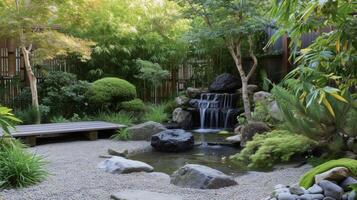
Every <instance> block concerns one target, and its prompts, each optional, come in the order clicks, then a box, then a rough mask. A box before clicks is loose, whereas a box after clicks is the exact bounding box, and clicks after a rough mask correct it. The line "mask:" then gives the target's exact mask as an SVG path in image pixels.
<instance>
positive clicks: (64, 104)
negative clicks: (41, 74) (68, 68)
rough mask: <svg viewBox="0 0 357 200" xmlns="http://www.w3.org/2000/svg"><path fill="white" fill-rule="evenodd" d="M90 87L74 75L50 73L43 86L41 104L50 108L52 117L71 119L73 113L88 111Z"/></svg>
mask: <svg viewBox="0 0 357 200" xmlns="http://www.w3.org/2000/svg"><path fill="white" fill-rule="evenodd" d="M89 86H90V85H89V83H88V82H86V81H78V80H77V77H76V75H74V74H71V73H67V72H61V71H53V72H50V73H48V74H47V75H46V76H45V78H44V81H43V83H42V84H41V88H42V89H41V95H40V96H41V97H42V98H41V103H42V104H43V105H45V106H48V107H50V115H51V116H58V115H62V116H64V117H71V116H72V115H73V113H81V114H83V113H85V112H86V111H87V110H88V100H87V98H86V96H85V94H86V92H87V91H88V88H89Z"/></svg>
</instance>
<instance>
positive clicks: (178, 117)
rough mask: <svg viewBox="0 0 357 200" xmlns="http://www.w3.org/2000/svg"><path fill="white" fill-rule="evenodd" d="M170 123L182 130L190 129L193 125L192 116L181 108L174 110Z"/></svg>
mask: <svg viewBox="0 0 357 200" xmlns="http://www.w3.org/2000/svg"><path fill="white" fill-rule="evenodd" d="M172 121H174V122H176V123H177V124H178V125H179V126H180V127H181V128H183V129H190V128H191V127H192V123H193V121H192V114H191V112H189V111H186V110H184V109H182V108H176V109H175V110H174V111H173V113H172Z"/></svg>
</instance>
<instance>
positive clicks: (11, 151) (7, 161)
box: [0, 138, 48, 188]
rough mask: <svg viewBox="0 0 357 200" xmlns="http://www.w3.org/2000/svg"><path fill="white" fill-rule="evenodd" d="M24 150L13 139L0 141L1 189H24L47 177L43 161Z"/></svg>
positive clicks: (19, 143)
mask: <svg viewBox="0 0 357 200" xmlns="http://www.w3.org/2000/svg"><path fill="white" fill-rule="evenodd" d="M24 148H25V146H24V145H23V144H22V143H21V142H19V141H17V140H15V139H10V138H2V139H0V169H1V170H0V181H1V182H2V185H1V186H0V187H1V188H10V187H16V188H17V187H26V186H30V185H34V184H36V183H39V182H41V181H43V180H44V179H45V178H46V177H47V175H48V173H47V172H46V171H45V170H44V165H45V164H46V162H45V161H44V159H43V158H42V157H40V156H37V155H33V154H32V153H29V152H27V151H26V150H25V149H24Z"/></svg>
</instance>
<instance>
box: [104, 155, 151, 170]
mask: <svg viewBox="0 0 357 200" xmlns="http://www.w3.org/2000/svg"><path fill="white" fill-rule="evenodd" d="M98 168H99V169H100V170H102V171H105V172H109V173H112V174H128V173H133V172H152V171H154V168H153V167H152V166H150V165H148V164H146V163H144V162H141V161H136V160H129V159H126V158H123V157H119V156H113V157H111V158H109V159H106V160H104V161H102V162H101V163H99V165H98Z"/></svg>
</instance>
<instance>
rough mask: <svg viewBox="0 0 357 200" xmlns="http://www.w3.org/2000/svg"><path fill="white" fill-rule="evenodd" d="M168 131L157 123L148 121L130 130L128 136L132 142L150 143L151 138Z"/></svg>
mask: <svg viewBox="0 0 357 200" xmlns="http://www.w3.org/2000/svg"><path fill="white" fill-rule="evenodd" d="M164 130H166V128H165V127H164V126H163V125H162V124H160V123H157V122H152V121H148V122H145V123H142V124H138V125H135V126H132V127H130V128H128V134H129V137H130V139H131V140H147V141H150V139H151V136H153V135H155V134H156V133H159V132H161V131H164Z"/></svg>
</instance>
